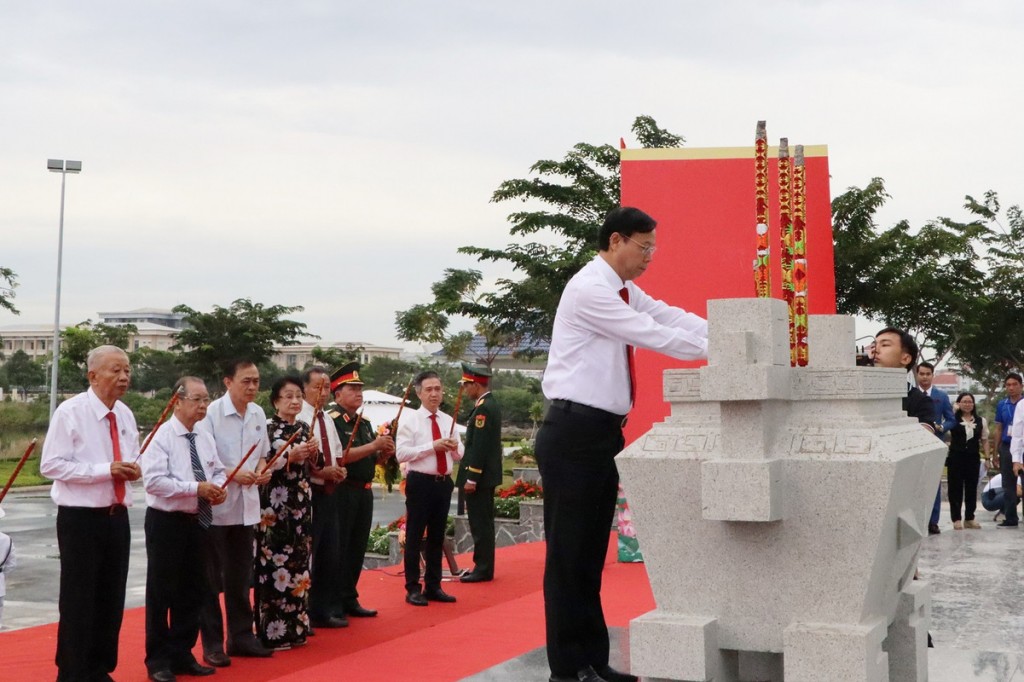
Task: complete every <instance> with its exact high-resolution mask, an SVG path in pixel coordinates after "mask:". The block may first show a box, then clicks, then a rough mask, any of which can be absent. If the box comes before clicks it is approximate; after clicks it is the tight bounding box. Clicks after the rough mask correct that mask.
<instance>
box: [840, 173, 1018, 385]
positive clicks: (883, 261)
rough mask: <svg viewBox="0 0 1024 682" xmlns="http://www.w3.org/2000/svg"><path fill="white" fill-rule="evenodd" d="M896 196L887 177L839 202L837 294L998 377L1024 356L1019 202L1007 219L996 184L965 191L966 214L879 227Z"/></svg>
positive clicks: (849, 307) (844, 303)
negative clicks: (980, 192) (976, 194)
mask: <svg viewBox="0 0 1024 682" xmlns="http://www.w3.org/2000/svg"><path fill="white" fill-rule="evenodd" d="M888 199H889V195H888V193H887V192H886V191H885V185H884V182H883V181H882V179H881V178H874V179H872V180H871V182H869V183H868V185H867V186H865V187H864V188H857V187H851V188H849V189H848V190H847V191H846V192H844V193H843V194H841V195H839V196H838V197H836V198H835V199H834V200H833V202H832V215H833V233H834V241H835V252H836V254H837V255H839V256H840V257H837V258H836V301H837V307H838V310H839V312H840V313H848V314H860V315H865V316H867V317H870V318H872V319H877V320H884V321H885V323H887V324H892V325H895V326H898V327H902V328H904V329H907V330H908V331H910V332H912V333H914V334H915V335H916V336H918V338H919V339H920V340H921V341H923V342H925V343H926V344H927V346H928V348H929V349H932V350H933V351H934V352H935V353H936V355H937V356H938V357H939V358H942V357H945V356H948V355H952V356H954V357H956V358H957V359H958V360H960V361H961V363H962V364H963V366H964V369H965V371H966V373H967V374H968V376H970V377H972V378H974V379H976V380H978V381H981V382H982V383H983V384H985V385H992V384H993V381H994V380H995V379H994V378H995V377H1001V375H1002V374H1004V373H1005V372H1006V371H1009V369H1011V368H1017V367H1021V366H1022V364H1024V317H1022V316H1021V315H1020V313H1019V311H1020V310H1021V309H1022V306H1024V287H1022V284H1024V282H1022V280H1021V277H1020V273H1021V272H1022V269H1024V254H1022V248H1021V245H1022V244H1024V218H1022V214H1021V210H1020V208H1019V207H1018V206H1013V207H1011V208H1010V209H1009V210H1008V211H1006V223H1007V225H1006V226H1004V225H1003V222H1002V221H1001V220H1000V218H999V216H1000V205H999V200H998V196H997V195H996V194H995V193H994V192H987V193H986V194H985V195H984V199H983V200H982V201H977V200H975V199H974V198H973V197H971V196H967V197H966V198H965V203H964V208H965V210H966V212H967V215H966V216H965V217H964V219H960V220H955V219H952V218H947V217H939V218H936V219H934V220H931V221H928V222H927V223H926V224H925V225H924V226H922V227H921V228H919V229H917V230H914V229H912V228H911V226H910V224H909V223H908V222H907V221H905V220H903V221H900V222H898V223H896V224H895V225H893V226H892V227H889V228H885V229H883V228H880V227H879V226H878V224H877V223H876V221H875V214H876V212H877V211H878V209H879V208H880V207H881V206H883V205H884V204H885V202H886V200H888Z"/></svg>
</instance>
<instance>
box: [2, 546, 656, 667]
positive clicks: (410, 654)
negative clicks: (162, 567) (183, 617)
mask: <svg viewBox="0 0 1024 682" xmlns="http://www.w3.org/2000/svg"><path fill="white" fill-rule="evenodd" d="M472 563H473V562H472V560H471V558H470V557H469V556H468V555H467V556H460V557H459V565H460V566H472ZM496 564H497V569H498V572H497V578H495V580H494V582H490V583H477V584H472V585H463V584H461V583H445V585H444V589H445V591H447V592H449V593H451V594H454V595H455V596H457V597H458V598H459V601H458V603H456V604H436V603H431V604H430V606H428V607H426V608H423V607H414V606H409V605H408V604H406V603H405V601H404V597H405V588H404V582H403V579H402V577H401V576H399V575H398V572H399V570H400V567H398V566H391V567H388V568H384V569H381V570H378V571H366V572H364V573H363V577H362V579H361V580H360V581H359V591H360V601H361V602H362V603H363V604H364V605H365V606H367V607H369V608H375V609H378V610H379V611H380V615H379V616H377V617H376V618H368V619H357V618H353V619H351V623H352V625H351V626H350V627H348V628H345V629H343V630H324V629H320V630H317V635H316V637H313V638H312V639H311V640H310V643H309V644H308V645H307V646H305V647H301V648H299V649H295V650H292V651H283V652H278V653H276V654H274V657H273V658H270V659H245V658H233V659H232V664H231V667H229V668H223V669H220V670H218V671H217V674H216V675H215V676H214V677H212V678H209V679H211V680H219V681H220V682H229V681H231V680H237V681H244V682H263V681H270V680H274V681H278V680H281V681H284V680H288V681H294V682H298V681H300V680H301V681H302V682H310V681H311V680H321V679H335V678H341V677H347V676H349V675H355V676H357V677H356V679H359V680H360V681H361V682H362V681H374V680H380V681H381V682H384V681H391V680H396V679H417V680H437V681H439V682H440V681H443V680H458V679H461V678H463V677H466V676H468V675H472V674H474V673H477V672H480V671H481V670H485V669H487V668H490V667H491V666H494V665H497V664H499V663H501V662H503V661H506V660H508V659H510V658H514V657H516V656H519V655H521V654H523V653H526V652H527V651H530V650H532V649H536V648H537V647H540V646H543V645H544V601H543V594H542V592H541V577H542V575H543V572H544V544H543V543H530V544H524V545H516V546H514V547H507V548H504V549H499V550H498V556H497V562H496ZM602 598H603V601H604V609H605V617H606V619H607V621H608V625H609V626H624V625H626V624H628V622H629V621H630V619H632V618H634V617H636V616H638V615H640V614H642V613H646V612H647V611H650V610H651V609H653V608H654V598H653V596H652V595H651V589H650V586H649V584H648V581H647V573H646V572H645V571H644V567H643V565H642V564H619V563H616V562H615V538H614V536H613V537H612V540H611V542H610V543H609V554H608V562H607V564H606V568H605V573H604V588H603V590H602ZM56 640H57V625H56V623H54V624H51V625H42V626H39V627H35V628H28V629H25V630H16V631H14V632H8V633H4V634H0V661H2V663H0V678H2V679H3V680H5V682H7V681H10V682H14V681H17V682H21V681H22V680H24V681H26V682H29V681H31V682H35V681H36V680H52V679H55V678H56V675H57V668H56V667H55V666H54V665H53V654H54V651H55V649H56ZM196 651H197V658H200V657H201V654H202V651H201V648H200V647H196ZM144 652H145V622H144V611H143V609H141V608H139V609H131V610H129V611H126V612H125V618H124V625H123V626H122V628H121V651H120V663H119V665H118V667H117V670H116V671H114V674H113V676H114V678H115V679H117V680H118V681H119V682H134V681H136V680H138V681H142V680H145V679H146V667H145V665H144V664H143V658H144V656H145V653H144ZM179 679H183V680H184V679H193V678H187V677H182V678H179Z"/></svg>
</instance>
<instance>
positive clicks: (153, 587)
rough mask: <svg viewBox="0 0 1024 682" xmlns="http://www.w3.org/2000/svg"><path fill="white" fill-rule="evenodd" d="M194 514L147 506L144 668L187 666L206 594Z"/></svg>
mask: <svg viewBox="0 0 1024 682" xmlns="http://www.w3.org/2000/svg"><path fill="white" fill-rule="evenodd" d="M204 535H205V531H204V530H203V529H202V528H200V526H199V519H198V517H197V516H196V515H195V514H185V513H182V512H166V511H161V510H159V509H154V508H153V507H150V508H149V509H147V510H146V559H147V564H146V669H147V670H149V671H150V672H153V671H156V670H166V669H171V668H175V667H180V666H184V665H188V664H189V663H190V662H192V661H193V660H194V658H193V656H192V647H193V646H195V643H196V637H198V635H199V612H200V609H201V608H202V605H203V600H204V598H205V597H206V596H207V595H208V590H209V587H208V585H207V583H206V579H207V577H206V567H205V565H204V563H203V549H202V547H203V536H204Z"/></svg>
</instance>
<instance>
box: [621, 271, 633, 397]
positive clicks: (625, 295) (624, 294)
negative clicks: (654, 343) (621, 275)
mask: <svg viewBox="0 0 1024 682" xmlns="http://www.w3.org/2000/svg"><path fill="white" fill-rule="evenodd" d="M619 296H620V297H621V298H622V300H623V301H625V302H626V305H629V289H627V288H626V287H622V288H621V289H619ZM626 362H627V363H628V365H629V404H630V405H632V404H633V403H635V402H636V366H635V365H634V364H633V346H631V345H630V344H628V343H627V344H626Z"/></svg>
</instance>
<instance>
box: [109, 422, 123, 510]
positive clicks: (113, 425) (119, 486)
mask: <svg viewBox="0 0 1024 682" xmlns="http://www.w3.org/2000/svg"><path fill="white" fill-rule="evenodd" d="M107 421H108V422H110V442H111V443H112V444H113V446H114V461H115V462H120V461H121V442H120V441H119V440H118V439H117V417H115V416H114V413H113V412H107ZM114 497H116V498H117V503H118V504H124V479H123V478H115V479H114Z"/></svg>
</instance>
